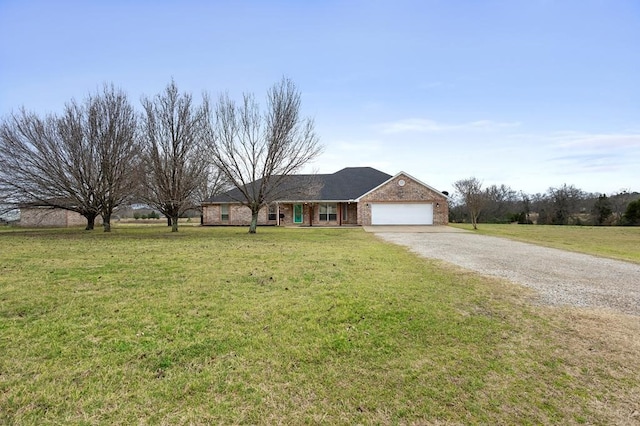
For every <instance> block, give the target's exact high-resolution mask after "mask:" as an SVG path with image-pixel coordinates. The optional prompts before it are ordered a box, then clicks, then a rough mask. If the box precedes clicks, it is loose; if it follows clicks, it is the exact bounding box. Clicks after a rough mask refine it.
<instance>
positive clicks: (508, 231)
mask: <svg viewBox="0 0 640 426" xmlns="http://www.w3.org/2000/svg"><path fill="white" fill-rule="evenodd" d="M451 226H454V227H456V228H462V229H467V230H472V229H473V228H472V226H471V225H469V224H459V223H455V224H451ZM473 232H477V233H479V234H484V235H493V236H496V237H507V238H511V239H515V240H519V241H524V242H529V243H535V244H540V245H544V246H547V247H555V248H559V249H563V250H571V251H576V252H580V253H587V254H593V255H596V256H602V257H609V258H612V259H620V260H627V261H631V262H635V263H640V226H553V225H515V224H513V225H511V224H508V225H496V224H486V223H480V224H478V229H477V230H476V231H473Z"/></svg>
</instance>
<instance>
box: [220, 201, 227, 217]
mask: <svg viewBox="0 0 640 426" xmlns="http://www.w3.org/2000/svg"><path fill="white" fill-rule="evenodd" d="M220 219H222V220H223V221H226V220H229V204H220Z"/></svg>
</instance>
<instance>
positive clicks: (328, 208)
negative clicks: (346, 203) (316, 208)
mask: <svg viewBox="0 0 640 426" xmlns="http://www.w3.org/2000/svg"><path fill="white" fill-rule="evenodd" d="M337 212H338V205H337V204H335V203H332V204H320V220H321V221H330V220H338V214H337Z"/></svg>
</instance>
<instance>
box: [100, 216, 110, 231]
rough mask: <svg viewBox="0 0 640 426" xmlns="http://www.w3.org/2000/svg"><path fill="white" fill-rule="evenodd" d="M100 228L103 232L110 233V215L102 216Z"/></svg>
mask: <svg viewBox="0 0 640 426" xmlns="http://www.w3.org/2000/svg"><path fill="white" fill-rule="evenodd" d="M102 227H103V228H104V232H111V214H103V215H102Z"/></svg>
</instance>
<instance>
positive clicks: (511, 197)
mask: <svg viewBox="0 0 640 426" xmlns="http://www.w3.org/2000/svg"><path fill="white" fill-rule="evenodd" d="M484 193H485V200H486V203H485V204H484V208H483V210H482V212H481V213H480V217H481V220H482V222H488V223H503V222H508V221H510V220H511V219H512V216H513V215H514V214H515V213H516V210H517V203H518V197H517V192H516V191H514V190H513V189H511V187H509V186H507V185H504V184H502V185H500V186H498V185H491V186H489V187H488V188H487V189H485V191H484Z"/></svg>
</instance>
